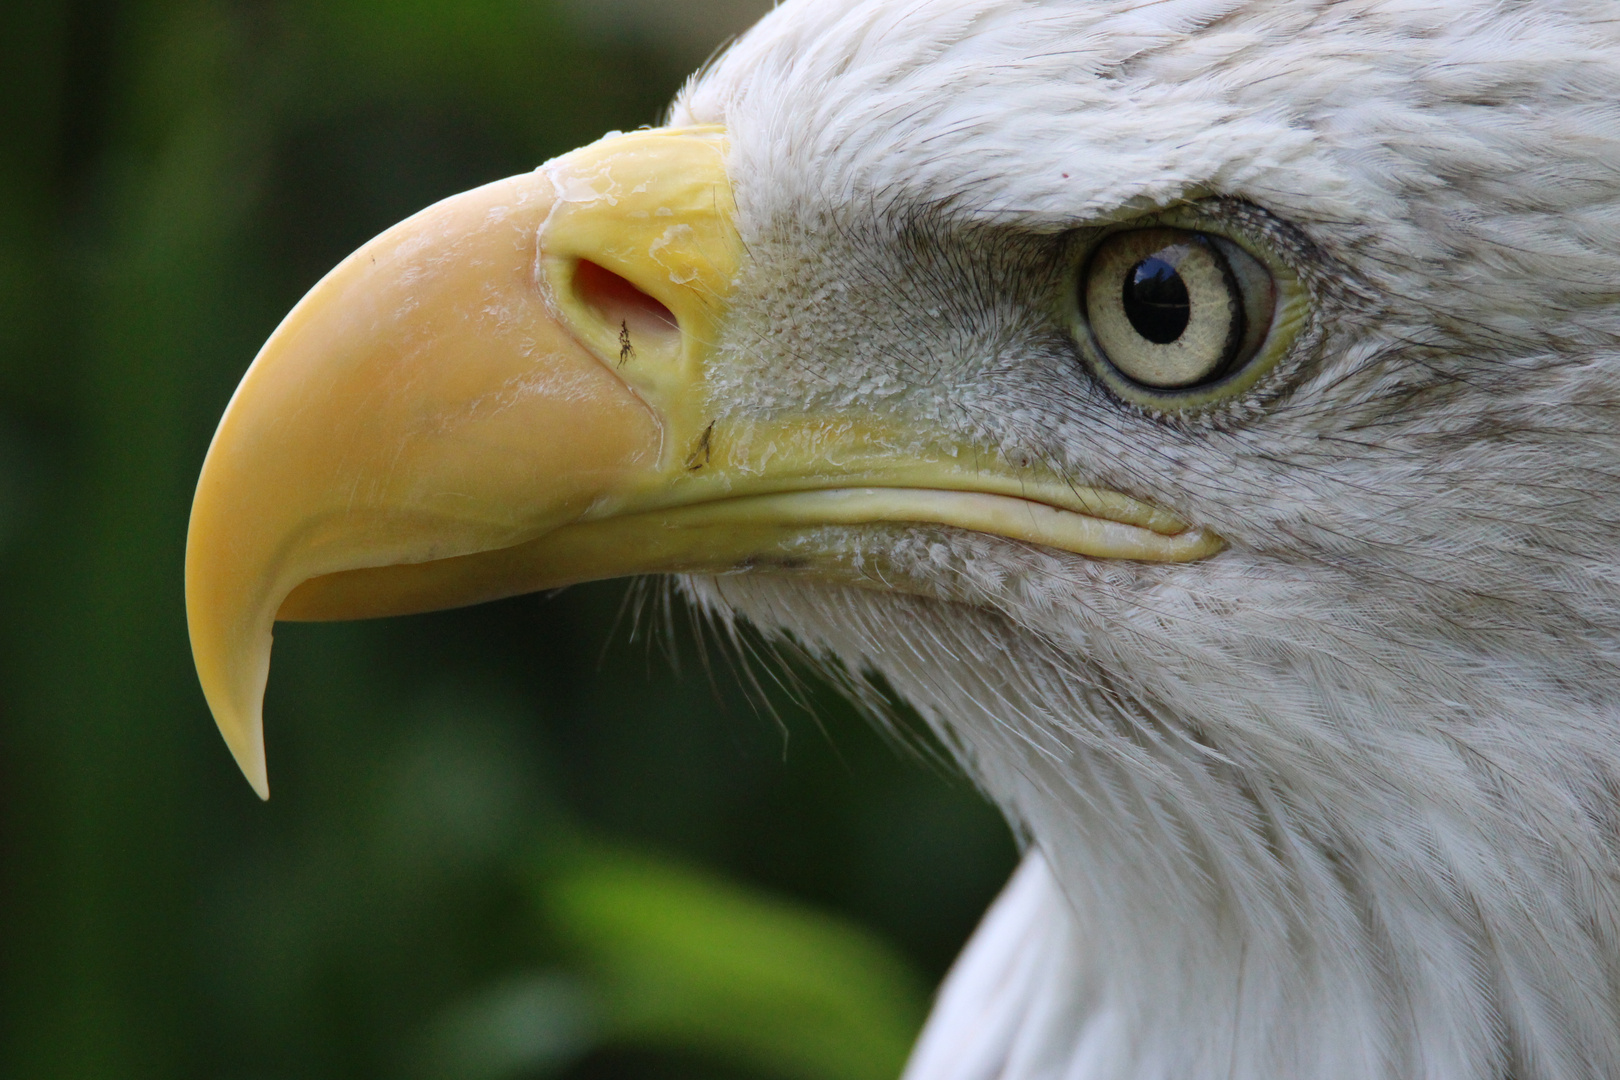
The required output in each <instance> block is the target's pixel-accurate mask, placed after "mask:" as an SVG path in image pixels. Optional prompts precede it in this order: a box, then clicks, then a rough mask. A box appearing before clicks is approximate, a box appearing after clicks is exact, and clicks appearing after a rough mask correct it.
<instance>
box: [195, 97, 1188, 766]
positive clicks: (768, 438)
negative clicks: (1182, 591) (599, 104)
mask: <svg viewBox="0 0 1620 1080" xmlns="http://www.w3.org/2000/svg"><path fill="white" fill-rule="evenodd" d="M726 151H727V146H726V139H725V135H724V132H722V131H721V130H719V129H713V128H688V129H668V130H654V131H642V132H635V133H632V134H629V135H619V136H613V137H610V138H608V139H604V140H602V141H601V142H598V143H595V144H592V145H591V146H588V147H585V148H583V149H581V150H577V151H575V152H574V153H572V154H569V155H566V156H565V157H562V158H559V159H557V160H556V161H553V162H551V163H549V164H548V165H546V166H544V167H543V168H541V169H539V170H537V171H536V172H534V173H530V174H527V175H524V176H516V177H512V178H510V179H507V180H501V181H498V182H496V183H493V184H489V185H487V186H485V187H482V188H478V189H476V190H474V191H470V192H467V193H465V194H462V195H458V196H455V197H453V198H450V199H447V200H445V201H444V202H441V203H439V204H437V205H435V206H432V207H429V208H428V209H427V210H424V211H422V212H421V213H420V214H417V215H416V216H415V217H412V218H410V219H409V220H407V221H404V222H402V223H401V224H399V225H396V226H395V227H394V228H392V229H390V230H388V231H387V232H385V233H383V234H382V235H381V236H379V237H377V238H376V239H375V240H373V241H371V242H370V243H369V244H367V245H366V246H365V247H363V248H361V249H360V250H359V251H357V252H355V253H354V254H353V255H351V256H350V257H349V258H348V259H346V260H345V261H344V262H343V263H342V264H341V265H339V266H338V267H337V268H336V269H335V270H333V271H332V272H331V273H330V274H328V275H327V276H326V278H325V279H324V280H322V281H321V282H320V283H319V284H318V285H316V286H315V288H314V289H312V290H310V293H309V295H307V296H306V297H304V299H303V300H302V301H301V302H300V303H299V304H298V306H297V307H296V308H294V309H293V311H292V313H291V314H289V315H288V316H287V318H286V320H285V321H284V322H283V323H282V324H281V326H280V327H279V328H277V330H276V332H275V333H274V334H273V335H272V336H271V338H270V340H269V341H268V342H266V343H265V346H264V348H263V350H262V351H261V352H260V353H259V356H258V358H257V359H256V360H255V361H254V362H253V366H252V367H251V368H249V370H248V373H247V375H246V376H245V377H244V378H243V380H242V384H241V386H240V387H239V388H238V389H237V391H236V394H235V396H234V397H233V398H232V399H231V403H230V406H229V407H228V408H227V409H226V412H225V416H224V418H223V419H222V420H221V421H220V425H219V430H218V432H217V433H216V434H215V436H214V442H213V445H212V446H211V447H210V448H209V451H208V458H207V460H206V462H205V463H204V465H203V470H202V475H201V477H200V479H199V480H198V484H197V495H196V499H195V502H194V503H193V505H192V514H191V528H190V534H189V536H188V539H187V550H186V610H187V616H188V619H189V621H190V628H191V645H192V652H193V655H194V657H195V660H196V664H197V672H198V675H199V677H200V679H201V682H202V686H203V692H204V694H205V695H206V696H207V699H208V703H209V706H210V708H212V710H213V713H214V717H215V720H216V721H217V722H218V724H219V728H220V731H221V733H222V734H223V735H224V736H225V741H226V743H227V744H228V745H229V746H230V749H231V752H232V754H234V755H235V757H236V761H237V764H238V765H240V766H241V768H242V771H243V773H244V774H246V776H247V778H248V781H249V782H250V783H251V784H252V785H253V787H254V790H255V791H257V792H258V793H259V794H260V796H261V797H267V796H268V793H269V785H268V778H267V774H266V767H265V754H264V737H263V728H262V723H261V717H260V710H261V707H262V701H263V695H264V687H265V682H266V680H267V678H268V675H269V665H270V645H271V627H272V624H273V623H274V622H275V620H276V619H278V618H282V619H346V618H365V617H371V616H378V615H389V614H403V613H408V612H413V611H427V610H433V609H436V608H444V607H455V606H459V605H463V604H470V603H477V602H479V601H483V600H490V599H495V598H498V597H502V596H511V595H514V594H517V593H522V592H530V591H534V590H537V589H544V588H551V587H555V586H559V585H565V584H570V583H573V582H579V581H587V580H592V579H598V578H605V577H616V576H621V575H624V574H637V573H654V572H674V571H688V572H713V571H721V570H728V569H732V568H736V567H739V566H757V565H760V564H762V563H764V564H769V563H770V562H771V561H772V560H777V561H781V562H787V561H791V562H793V563H794V564H802V563H803V562H804V561H805V559H806V552H807V544H808V545H809V548H810V553H811V555H813V554H814V551H813V546H814V544H813V535H814V531H815V530H817V529H822V528H825V527H826V526H828V525H862V524H869V523H874V522H915V523H937V524H945V525H952V526H957V527H960V528H968V529H976V530H979V531H984V532H991V533H996V534H999V535H1003V536H1009V537H1014V538H1018V539H1022V540H1025V541H1029V542H1033V543H1040V544H1046V545H1050V546H1053V547H1058V548H1062V549H1065V550H1068V551H1073V552H1078V553H1081V554H1086V555H1092V556H1098V557H1114V558H1131V559H1151V560H1161V561H1170V560H1174V561H1180V560H1185V559H1194V558H1200V557H1202V556H1204V555H1208V554H1210V553H1212V552H1213V551H1215V550H1218V548H1219V547H1220V541H1219V540H1218V539H1217V538H1216V537H1214V536H1213V535H1211V534H1209V533H1207V532H1204V531H1202V530H1197V529H1191V528H1189V527H1188V526H1187V525H1186V524H1185V523H1184V522H1182V521H1181V520H1180V519H1178V518H1177V517H1176V516H1175V515H1173V514H1170V513H1167V512H1165V511H1163V510H1160V509H1157V508H1155V507H1151V506H1148V505H1146V504H1143V503H1140V502H1137V501H1135V500H1133V499H1130V498H1127V497H1125V496H1123V495H1120V494H1117V493H1114V492H1108V491H1099V490H1093V489H1086V488H1079V489H1076V488H1073V487H1071V486H1069V485H1068V484H1066V483H1064V482H1063V480H1062V478H1061V477H1056V476H1042V475H1039V474H1033V473H1031V471H1030V469H1029V467H1027V466H1020V467H1018V468H1016V469H1015V468H1013V467H1012V466H1010V465H1008V464H1007V463H1005V462H1000V461H998V459H997V458H996V456H995V455H994V453H993V452H992V451H990V450H989V448H983V447H964V446H960V445H950V444H949V442H948V440H944V441H941V440H939V439H934V440H933V441H930V439H929V438H928V437H925V436H919V434H918V432H917V431H916V430H907V429H906V425H905V424H904V421H903V420H902V419H901V418H897V417H892V416H891V417H879V416H872V415H859V414H855V415H852V414H849V413H847V412H846V413H841V414H838V415H832V414H828V413H821V414H817V413H815V412H813V411H812V410H809V409H806V410H804V411H801V412H799V413H795V414H791V415H783V414H781V413H780V412H777V413H773V414H771V415H768V416H766V415H759V416H750V415H749V414H748V412H747V410H746V408H739V407H738V406H739V405H740V404H745V403H739V402H737V401H734V400H727V399H726V395H728V394H729V395H735V394H736V393H737V391H736V390H735V389H732V387H734V386H735V385H736V380H728V379H727V378H725V375H726V374H727V372H726V371H725V366H726V363H727V361H726V359H725V351H724V349H722V348H720V347H718V345H717V343H719V342H721V341H722V340H723V339H724V333H725V330H726V325H727V316H728V312H729V309H730V297H731V293H732V289H733V285H734V282H735V280H736V278H737V276H738V273H739V270H740V269H741V265H742V260H743V258H744V251H743V247H742V244H741V242H740V240H739V238H738V235H737V232H736V228H735V224H734V221H733V218H734V208H733V206H734V204H733V201H732V194H731V186H730V183H729V181H728V178H727V174H726V167H725V166H726ZM901 448H903V449H901ZM965 450H972V451H973V452H971V453H964V451H965ZM829 569H833V568H829Z"/></svg>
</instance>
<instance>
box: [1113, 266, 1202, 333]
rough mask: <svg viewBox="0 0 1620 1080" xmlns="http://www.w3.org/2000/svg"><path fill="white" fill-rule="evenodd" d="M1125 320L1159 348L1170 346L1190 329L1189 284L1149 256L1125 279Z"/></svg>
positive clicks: (1169, 268)
mask: <svg viewBox="0 0 1620 1080" xmlns="http://www.w3.org/2000/svg"><path fill="white" fill-rule="evenodd" d="M1122 299H1123V301H1124V305H1125V317H1126V318H1127V319H1129V320H1130V323H1131V326H1132V327H1133V328H1134V329H1135V330H1136V332H1137V333H1138V334H1141V335H1142V336H1143V337H1145V338H1147V339H1148V340H1149V341H1151V342H1153V343H1154V344H1155V345H1168V344H1170V343H1171V342H1172V341H1175V340H1176V339H1177V338H1179V337H1181V335H1182V334H1183V333H1184V332H1185V331H1186V329H1187V323H1188V321H1189V320H1190V319H1191V318H1192V303H1191V301H1190V299H1189V298H1188V296H1187V283H1186V282H1185V281H1182V280H1181V275H1180V274H1179V273H1177V272H1176V268H1175V267H1174V266H1171V265H1170V264H1169V263H1167V262H1165V261H1164V260H1163V259H1161V258H1159V257H1158V256H1156V255H1149V256H1148V257H1147V258H1145V259H1143V260H1142V261H1141V262H1139V263H1137V264H1136V265H1135V266H1133V267H1131V269H1130V272H1129V273H1127V274H1126V275H1125V284H1124V294H1123V297H1122Z"/></svg>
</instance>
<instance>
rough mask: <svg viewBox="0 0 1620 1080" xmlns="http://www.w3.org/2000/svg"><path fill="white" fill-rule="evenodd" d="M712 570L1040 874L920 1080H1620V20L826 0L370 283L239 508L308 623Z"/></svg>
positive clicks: (255, 645)
mask: <svg viewBox="0 0 1620 1080" xmlns="http://www.w3.org/2000/svg"><path fill="white" fill-rule="evenodd" d="M625 574H675V575H679V578H678V580H679V587H680V588H681V589H682V590H683V591H684V592H685V594H686V596H687V597H689V598H690V600H691V602H692V603H694V604H696V605H697V606H699V607H700V608H701V609H703V610H705V611H706V612H708V613H709V614H710V615H711V616H712V617H713V618H714V619H717V620H720V621H721V622H722V623H730V622H735V621H736V620H749V621H751V622H752V623H753V624H755V625H757V626H758V627H761V628H763V629H764V630H765V631H766V632H768V633H774V634H782V635H791V636H792V637H793V638H794V639H795V640H797V641H799V642H801V643H803V644H805V645H807V646H808V647H810V648H812V649H814V650H817V651H819V652H821V653H823V654H824V655H825V656H827V657H828V658H829V659H831V660H832V661H834V662H836V663H837V664H838V665H841V666H842V668H843V669H844V670H846V671H848V672H852V673H863V672H869V673H876V674H879V675H881V676H882V677H883V678H884V679H886V680H887V681H888V683H889V684H890V685H892V686H893V687H894V689H895V690H896V691H897V692H898V693H899V694H900V695H902V696H903V697H905V698H906V699H907V700H909V701H910V702H911V703H912V704H913V705H914V706H915V707H916V709H917V710H918V712H919V713H920V715H921V716H923V717H924V718H925V719H926V720H927V722H928V723H929V724H931V725H932V726H933V727H934V728H935V729H936V730H937V732H938V734H939V735H940V736H941V737H942V738H943V739H944V740H945V741H946V742H947V743H948V744H949V745H950V746H951V748H952V749H953V752H954V753H955V754H956V755H958V756H959V758H960V759H961V761H962V763H963V764H964V766H965V767H966V768H967V769H968V770H969V771H970V772H971V773H972V775H973V776H974V777H975V778H976V779H977V781H978V782H979V783H980V784H981V785H982V787H983V789H984V790H985V791H986V792H987V793H988V794H989V795H990V796H991V797H992V798H993V799H995V801H996V802H997V803H998V804H999V805H1000V806H1001V807H1002V808H1003V809H1004V811H1005V812H1006V814H1007V816H1008V818H1009V819H1010V820H1011V821H1012V822H1013V823H1014V824H1015V826H1016V827H1017V829H1018V830H1019V831H1020V834H1021V835H1022V836H1024V837H1026V838H1027V844H1028V854H1027V857H1026V859H1025V861H1024V864H1023V866H1022V867H1021V868H1020V869H1019V870H1018V872H1017V874H1016V875H1015V877H1014V878H1013V881H1012V882H1011V884H1010V885H1009V886H1008V887H1007V890H1006V891H1005V893H1004V894H1003V896H1002V897H1001V899H999V900H998V901H997V902H996V903H995V905H994V906H993V907H992V909H991V911H990V913H989V915H988V916H987V917H986V919H985V921H984V923H983V925H982V927H981V929H980V930H979V931H978V932H977V934H976V936H975V937H974V939H973V940H972V941H971V942H970V943H969V945H968V947H967V949H966V951H965V953H964V955H963V957H962V958H961V960H960V961H959V962H958V964H957V966H956V968H955V969H954V971H953V973H952V974H951V975H950V977H949V978H948V980H947V982H946V984H945V986H944V988H943V990H942V991H941V995H940V998H939V1001H938V1004H937V1007H936V1010H935V1013H934V1016H933V1018H932V1019H931V1020H930V1022H929V1025H928V1026H927V1028H926V1029H925V1031H924V1033H923V1035H922V1037H921V1039H920V1041H919V1043H918V1046H917V1048H916V1051H915V1053H914V1056H913V1060H912V1063H911V1065H910V1067H909V1070H910V1071H909V1073H908V1076H909V1077H910V1080H991V1078H1003V1080H1037V1078H1040V1080H1047V1078H1050V1080H1202V1078H1210V1080H1214V1078H1245V1080H1282V1078H1289V1080H1372V1078H1388V1080H1416V1078H1425V1080H1465V1078H1466V1080H1506V1078H1512V1080H1578V1078H1579V1080H1591V1078H1597V1077H1616V1076H1620V9H1617V8H1615V7H1614V6H1613V5H1612V4H1610V3H1607V2H1604V0H1545V2H1529V0H1443V2H1442V0H903V2H902V0H792V2H789V3H787V4H785V5H783V6H782V7H780V8H778V9H777V10H775V11H774V12H773V13H772V14H770V15H769V16H767V17H766V18H765V19H764V20H763V21H762V22H760V23H759V24H758V26H757V27H756V28H755V29H754V30H752V31H751V32H750V33H748V34H747V35H746V36H744V37H743V38H742V39H741V40H740V41H738V42H737V43H736V44H735V45H734V46H733V47H732V48H731V49H730V50H729V51H728V52H726V53H725V54H724V55H723V56H721V57H720V58H719V59H718V60H717V61H716V62H715V63H713V64H712V65H710V67H708V68H707V69H706V70H704V71H703V72H701V73H700V74H698V75H697V76H695V77H694V78H693V79H692V80H691V81H690V82H689V84H688V85H687V86H686V87H685V89H684V90H683V91H682V92H681V94H680V96H679V98H678V100H677V101H676V103H675V105H674V107H673V109H672V111H671V114H670V117H669V119H668V123H667V125H666V126H664V127H662V128H656V129H644V130H640V131H636V132H631V133H627V134H620V133H615V134H613V135H610V136H608V137H607V138H604V139H603V140H601V141H599V142H597V143H594V144H592V145H590V146H587V147H585V148H583V149H580V150H577V151H574V152H573V153H570V154H567V155H565V156H563V157H560V158H557V159H555V160H553V161H550V162H548V163H547V164H545V165H543V166H542V167H540V168H539V169H538V170H536V171H535V172H533V173H529V174H525V175H522V176H516V177H512V178H510V179H507V180H502V181H499V182H496V183H493V184H490V185H488V186H485V187H482V188H479V189H477V190H475V191H471V192H468V193H465V194H462V195H458V196H455V197H453V198H450V199H447V200H446V201H444V202H441V203H439V204H437V205H435V206H433V207H431V208H429V209H427V210H424V211H422V212H421V213H420V214H418V215H416V216H415V217H413V218H411V219H409V220H407V221H405V222H403V223H402V224H400V225H398V226H395V227H394V228H392V229H390V230H389V231H387V232H385V233H384V234H382V235H381V236H379V237H378V238H377V239H375V240H373V241H371V242H370V243H369V244H367V245H366V246H365V247H363V248H362V249H360V250H359V251H358V252H356V253H355V254H354V255H353V256H351V257H350V258H349V259H348V260H347V261H345V262H344V263H342V264H341V265H340V266H338V267H337V268H336V269H335V270H333V271H332V272H331V273H330V274H329V275H328V276H327V277H326V278H325V279H324V280H323V281H322V282H321V283H320V284H319V285H317V286H316V287H315V288H314V289H313V290H312V291H311V292H310V293H309V295H308V296H307V297H305V299H304V300H303V301H302V302H301V303H300V304H299V305H298V306H297V308H296V309H294V310H293V312H292V313H291V314H290V315H288V317H287V319H286V320H285V321H284V322H283V324H282V325H281V327H280V328H279V329H278V330H277V331H276V332H275V335H274V336H273V337H272V338H271V339H270V340H269V342H268V343H267V344H266V345H265V347H264V349H263V351H262V352H261V353H260V355H259V356H258V358H257V360H256V361H255V362H254V364H253V366H252V368H251V369H250V370H249V371H248V373H247V375H246V376H245V377H244V379H243V381H242V384H241V386H240V388H239V389H238V391H237V393H236V395H235V397H234V398H233V399H232V401H231V403H230V406H229V409H228V410H227V412H226V414H225V416H224V418H223V420H222V421H221V424H220V427H219V430H218V434H217V435H216V436H215V439H214V442H213V445H212V447H211V449H210V451H209V455H208V458H207V462H206V464H205V466H204V469H203V472H202V476H201V479H200V481H199V484H198V488H197V495H196V502H195V505H194V508H193V515H192V520H191V530H190V537H189V543H188V552H187V604H188V613H189V618H190V624H191V634H192V643H193V650H194V654H195V658H196V662H197V667H198V671H199V674H200V677H201V680H202V684H203V687H204V689H205V692H206V694H207V697H208V701H209V703H210V705H211V707H212V709H213V711H214V715H215V717H216V718H217V720H218V722H219V726H220V729H221V731H222V732H223V733H224V736H225V739H226V741H227V743H228V744H229V745H230V748H231V750H232V751H233V753H234V754H235V755H236V758H237V760H238V762H239V763H240V764H241V766H242V768H243V770H244V771H245V773H246V774H247V776H248V778H249V780H250V781H251V782H252V783H253V784H254V786H255V788H256V789H257V790H258V791H259V792H260V794H261V795H263V794H265V793H266V792H267V787H266V783H267V781H266V772H265V760H264V749H263V739H262V735H261V723H260V708H261V705H260V703H261V699H262V694H263V690H264V686H265V680H266V678H267V673H268V667H269V656H270V640H271V637H270V635H271V627H272V624H273V622H274V621H275V620H276V619H278V618H282V619H333V618H355V617H367V616H376V615H386V614H391V613H399V612H408V611H419V610H427V609H432V608H439V607H446V606H453V605H457V604H465V603H472V602H477V601H480V600H484V599H489V598H494V597H498V596H507V595H514V594H518V593H522V592H527V591H532V590H535V589H539V588H547V587H553V586H557V585H562V584H567V583H570V582H577V581H584V580H588V579H595V578H603V577H610V576H617V575H625Z"/></svg>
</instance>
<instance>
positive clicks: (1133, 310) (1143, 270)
mask: <svg viewBox="0 0 1620 1080" xmlns="http://www.w3.org/2000/svg"><path fill="white" fill-rule="evenodd" d="M1279 278H1281V279H1282V280H1280V281H1279ZM1077 291H1078V297H1077V299H1078V302H1079V303H1078V308H1079V310H1078V315H1079V317H1080V321H1081V322H1082V323H1083V326H1082V327H1080V328H1079V330H1080V331H1081V332H1080V334H1079V336H1080V338H1081V341H1082V348H1083V351H1084V352H1085V353H1086V354H1087V357H1088V359H1089V360H1090V361H1091V366H1092V368H1093V370H1094V371H1095V372H1096V373H1097V374H1098V375H1099V376H1100V377H1101V378H1102V380H1103V381H1104V382H1105V383H1107V384H1108V385H1109V386H1110V387H1111V388H1112V389H1113V390H1114V391H1115V392H1116V393H1118V394H1119V395H1120V396H1122V397H1125V398H1127V399H1129V400H1132V401H1135V402H1137V403H1139V404H1142V405H1146V406H1149V407H1151V408H1159V409H1163V408H1170V409H1185V408H1196V407H1200V406H1203V405H1206V404H1208V403H1211V402H1214V401H1219V400H1223V399H1225V398H1227V397H1230V396H1232V395H1233V394H1236V393H1240V392H1242V391H1244V390H1246V389H1248V388H1249V387H1251V386H1253V385H1254V384H1255V382H1256V381H1258V379H1259V377H1260V376H1261V375H1262V374H1263V373H1264V372H1263V370H1261V369H1262V368H1269V367H1270V366H1271V363H1272V362H1274V361H1275V360H1276V359H1277V357H1278V355H1279V353H1280V351H1283V350H1284V349H1285V347H1286V345H1287V344H1288V341H1285V340H1280V339H1283V338H1288V339H1291V338H1292V336H1293V331H1294V330H1295V329H1297V327H1298V324H1299V321H1300V320H1299V315H1300V312H1299V311H1298V310H1296V309H1297V308H1298V306H1299V304H1298V302H1297V301H1299V300H1300V299H1302V297H1300V296H1298V295H1297V294H1299V293H1300V292H1301V291H1302V290H1300V289H1299V288H1298V282H1297V281H1296V280H1295V279H1294V276H1293V275H1292V274H1290V273H1288V272H1287V269H1286V268H1285V267H1276V266H1272V265H1270V260H1267V262H1262V261H1261V260H1260V259H1259V258H1256V257H1255V256H1254V255H1251V254H1250V253H1249V251H1247V250H1246V249H1245V248H1244V247H1241V246H1239V245H1238V244H1237V243H1235V242H1233V241H1232V240H1230V239H1228V238H1227V237H1225V236H1222V235H1220V234H1219V233H1215V232H1206V231H1200V230H1195V229H1180V228H1172V227H1167V226H1160V225H1155V226H1151V227H1147V228H1135V229H1125V230H1121V231H1115V232H1110V233H1107V234H1105V235H1104V236H1103V237H1102V239H1101V240H1100V241H1099V242H1098V243H1097V244H1096V245H1095V247H1093V248H1092V249H1091V251H1090V253H1089V255H1088V256H1087V257H1086V259H1085V260H1084V262H1083V263H1082V264H1081V267H1080V274H1079V281H1078V290H1077ZM1279 312H1281V316H1279Z"/></svg>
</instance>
